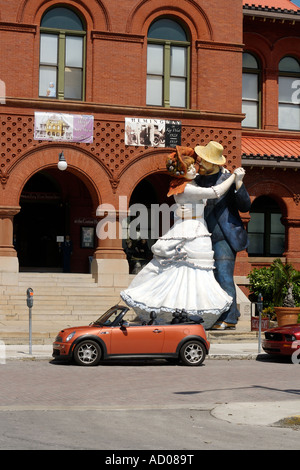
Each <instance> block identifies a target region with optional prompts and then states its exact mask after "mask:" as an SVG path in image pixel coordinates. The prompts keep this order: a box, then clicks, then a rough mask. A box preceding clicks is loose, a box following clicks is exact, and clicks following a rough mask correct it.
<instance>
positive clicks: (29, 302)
mask: <svg viewBox="0 0 300 470" xmlns="http://www.w3.org/2000/svg"><path fill="white" fill-rule="evenodd" d="M32 306H33V290H32V289H31V287H29V288H28V289H27V307H28V308H29V354H32Z"/></svg>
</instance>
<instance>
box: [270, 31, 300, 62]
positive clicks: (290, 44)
mask: <svg viewBox="0 0 300 470" xmlns="http://www.w3.org/2000/svg"><path fill="white" fill-rule="evenodd" d="M285 56H293V57H295V58H297V59H298V60H300V44H299V38H298V37H293V36H290V37H286V38H280V39H279V40H278V41H276V42H275V44H274V51H273V66H274V68H276V69H277V68H278V65H279V62H280V60H281V59H282V58H283V57H285Z"/></svg>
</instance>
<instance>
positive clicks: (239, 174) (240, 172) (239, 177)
mask: <svg viewBox="0 0 300 470" xmlns="http://www.w3.org/2000/svg"><path fill="white" fill-rule="evenodd" d="M233 173H234V174H235V187H236V190H238V189H240V187H241V186H242V184H243V178H244V176H245V173H246V172H245V170H244V168H242V167H239V168H236V169H235V170H234V172H233Z"/></svg>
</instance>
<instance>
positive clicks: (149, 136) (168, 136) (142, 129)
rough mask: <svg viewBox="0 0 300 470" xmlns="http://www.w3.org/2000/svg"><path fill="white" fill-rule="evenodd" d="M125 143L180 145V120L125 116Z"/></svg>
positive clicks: (156, 145) (159, 145)
mask: <svg viewBox="0 0 300 470" xmlns="http://www.w3.org/2000/svg"><path fill="white" fill-rule="evenodd" d="M125 145H134V146H148V147H176V145H181V121H165V120H162V119H143V118H125Z"/></svg>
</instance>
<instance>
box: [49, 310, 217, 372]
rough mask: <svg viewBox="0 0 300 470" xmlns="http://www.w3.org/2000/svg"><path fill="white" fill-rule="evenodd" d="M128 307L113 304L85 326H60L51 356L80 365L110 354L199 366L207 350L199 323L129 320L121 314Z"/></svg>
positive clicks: (93, 363) (101, 359)
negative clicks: (61, 327)
mask: <svg viewBox="0 0 300 470" xmlns="http://www.w3.org/2000/svg"><path fill="white" fill-rule="evenodd" d="M128 311H129V308H128V307H125V306H120V305H116V306H114V307H112V308H110V309H109V310H108V311H107V312H106V313H104V314H103V315H102V316H101V317H100V318H99V319H98V320H96V321H95V322H93V323H91V324H90V325H89V326H82V327H74V328H66V329H64V330H61V331H60V332H59V334H58V335H57V337H56V339H55V341H54V343H53V357H54V358H55V359H58V358H60V359H70V360H71V359H74V360H75V362H76V363H77V364H79V365H82V366H95V365H97V364H99V362H100V361H103V360H106V359H111V358H120V357H122V358H125V357H130V358H165V359H172V360H174V359H176V360H181V361H182V362H183V364H185V365H188V366H199V365H200V364H202V363H203V361H204V359H205V357H206V355H207V354H208V352H209V347H210V344H209V341H208V340H207V338H206V334H205V330H204V328H203V327H202V325H201V324H199V323H195V322H192V321H188V320H187V319H186V318H174V322H175V321H176V323H173V324H172V323H171V324H165V325H156V324H155V315H152V318H151V320H150V322H149V323H148V324H141V323H140V324H133V323H129V322H127V321H126V320H125V319H124V317H125V315H126V313H127V312H128Z"/></svg>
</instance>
